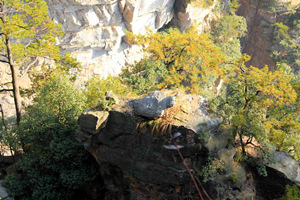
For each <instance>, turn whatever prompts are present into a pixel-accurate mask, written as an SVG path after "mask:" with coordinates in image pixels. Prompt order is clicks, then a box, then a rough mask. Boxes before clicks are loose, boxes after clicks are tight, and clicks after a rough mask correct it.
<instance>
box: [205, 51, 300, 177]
mask: <svg viewBox="0 0 300 200" xmlns="http://www.w3.org/2000/svg"><path fill="white" fill-rule="evenodd" d="M243 59H244V60H243ZM247 60H248V58H247V57H244V58H242V60H241V62H240V63H237V65H236V68H235V73H233V74H232V78H231V79H229V83H228V88H227V93H226V95H225V96H224V97H222V96H218V97H217V98H216V99H214V100H212V101H211V102H210V110H211V111H212V112H214V113H217V114H218V115H219V116H220V117H222V118H223V124H227V125H228V126H229V127H230V128H231V132H232V134H233V136H234V137H236V138H237V139H238V141H239V142H238V144H239V145H240V148H241V151H242V153H243V154H244V155H247V156H249V157H253V156H254V157H256V158H257V160H258V162H256V163H255V164H256V165H257V166H258V165H260V163H264V162H268V161H272V152H273V149H272V147H271V145H270V143H272V144H273V145H275V146H276V147H277V148H278V149H281V150H285V151H286V152H288V151H290V150H288V149H289V148H293V149H294V152H295V156H296V158H299V157H298V156H299V154H298V153H296V152H299V147H298V142H297V141H296V140H297V138H299V118H298V117H297V115H298V112H297V107H298V102H297V98H298V97H297V93H296V91H295V90H294V89H293V85H292V80H293V75H292V74H287V73H285V70H284V69H283V68H280V69H278V70H276V71H273V72H272V71H269V70H268V67H267V66H266V67H264V68H262V69H258V68H255V67H252V66H251V67H249V68H246V66H245V65H244V63H245V61H247ZM276 131H280V134H278V135H277V133H278V132H277V133H275V132H276ZM283 133H284V136H283V137H281V136H282V135H281V134H283ZM274 134H275V135H277V136H274ZM277 137H278V140H276V141H280V143H276V142H275V138H277ZM280 137H281V138H280ZM283 146H287V147H289V148H287V149H286V148H282V147H283ZM248 148H252V149H253V148H254V149H255V151H256V153H255V154H254V155H253V154H249V151H248V150H247V149H248ZM250 152H251V151H250ZM296 154H297V155H296ZM243 159H244V158H243ZM261 172H262V173H263V170H261Z"/></svg>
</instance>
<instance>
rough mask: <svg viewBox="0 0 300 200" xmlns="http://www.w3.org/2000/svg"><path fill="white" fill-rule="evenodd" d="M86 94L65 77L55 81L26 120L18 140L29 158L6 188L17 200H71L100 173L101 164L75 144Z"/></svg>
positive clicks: (21, 126)
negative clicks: (99, 165)
mask: <svg viewBox="0 0 300 200" xmlns="http://www.w3.org/2000/svg"><path fill="white" fill-rule="evenodd" d="M84 105H85V98H84V96H83V95H82V94H81V93H80V92H78V91H77V90H76V89H75V88H74V87H73V86H72V84H71V82H70V81H69V80H68V79H67V78H65V77H61V76H59V77H54V78H53V79H51V80H49V81H48V82H47V83H46V85H45V86H44V87H43V89H42V91H41V93H40V97H39V98H38V100H37V102H35V104H34V105H33V106H31V107H30V108H29V109H28V112H27V113H26V114H25V115H24V116H23V118H22V121H21V123H20V125H19V127H18V130H17V139H18V141H19V143H20V145H21V146H22V147H23V149H24V152H25V154H24V155H23V157H22V160H21V161H19V163H18V170H17V172H14V173H12V174H9V175H8V176H7V177H6V179H5V181H4V186H5V187H6V188H7V189H8V193H9V194H10V195H11V196H13V197H15V198H17V199H28V200H29V199H31V200H35V199H36V200H42V199H48V200H52V199H66V200H67V199H73V198H74V193H75V192H76V190H78V189H79V188H80V187H82V185H83V184H84V183H86V182H87V181H91V180H93V179H94V178H96V176H97V175H98V172H97V167H98V166H97V164H95V161H94V159H93V158H91V155H89V154H88V153H87V151H85V150H84V148H83V146H82V145H80V144H79V143H78V141H76V139H75V138H76V137H75V133H76V131H77V129H78V125H77V117H78V116H79V114H80V113H81V112H82V111H83V109H84Z"/></svg>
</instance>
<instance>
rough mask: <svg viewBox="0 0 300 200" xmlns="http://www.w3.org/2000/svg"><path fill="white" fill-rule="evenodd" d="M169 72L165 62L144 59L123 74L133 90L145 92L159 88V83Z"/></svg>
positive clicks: (140, 92)
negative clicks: (158, 62)
mask: <svg viewBox="0 0 300 200" xmlns="http://www.w3.org/2000/svg"><path fill="white" fill-rule="evenodd" d="M168 74H169V72H168V70H167V68H166V66H165V65H164V64H163V63H160V64H157V62H155V61H151V60H142V61H140V62H139V63H137V64H135V65H134V66H133V67H132V68H129V69H127V71H125V72H124V73H123V74H122V78H123V79H124V80H125V82H126V83H127V84H129V85H131V87H132V89H133V92H134V93H137V94H144V93H147V92H149V91H153V90H155V89H158V87H159V84H160V83H161V82H164V80H165V79H166V78H167V76H168Z"/></svg>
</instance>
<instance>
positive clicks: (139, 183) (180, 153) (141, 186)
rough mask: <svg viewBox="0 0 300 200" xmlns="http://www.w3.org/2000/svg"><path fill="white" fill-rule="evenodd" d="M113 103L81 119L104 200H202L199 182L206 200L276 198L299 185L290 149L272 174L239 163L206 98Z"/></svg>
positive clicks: (168, 95)
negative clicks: (105, 108) (101, 181)
mask: <svg viewBox="0 0 300 200" xmlns="http://www.w3.org/2000/svg"><path fill="white" fill-rule="evenodd" d="M114 98H115V97H114ZM114 100H115V102H119V103H118V105H114V106H112V107H111V110H110V111H99V110H97V108H95V109H91V110H88V111H86V112H84V113H83V114H82V115H81V116H80V117H79V125H80V131H79V133H78V139H79V140H80V141H81V142H82V143H83V144H84V146H85V148H86V149H87V150H88V151H89V152H90V153H91V154H92V155H93V156H94V158H95V159H96V160H97V162H98V163H99V169H100V172H101V174H102V179H103V183H104V185H103V188H102V191H101V194H102V195H103V196H104V197H103V199H105V200H113V199H125V200H127V199H131V200H137V199H139V200H149V199H200V197H199V193H198V191H197V189H196V188H195V184H194V183H193V180H194V181H195V182H196V184H197V185H198V187H199V191H200V193H201V195H202V196H203V197H204V199H209V198H211V199H277V198H279V197H281V196H282V195H283V194H284V190H285V185H287V184H290V185H293V184H295V183H297V184H298V185H300V182H299V181H300V167H299V162H297V161H295V160H293V159H292V158H291V157H290V156H288V155H287V154H285V153H281V152H276V160H277V162H276V163H275V164H274V165H272V166H269V167H267V172H268V176H266V177H264V176H259V175H258V174H257V173H256V170H255V169H253V168H252V167H251V166H248V165H245V164H241V163H239V162H237V161H236V159H235V156H236V153H237V150H236V148H235V147H234V146H233V145H232V139H231V137H232V136H231V134H230V133H229V131H228V130H226V129H217V128H218V126H219V123H220V120H219V119H218V118H213V117H211V116H209V115H208V114H207V112H206V109H205V108H206V101H205V99H204V98H203V97H201V96H196V95H183V94H180V93H178V92H170V91H167V92H162V91H161V92H154V93H150V94H148V95H147V96H145V97H143V98H140V99H114ZM230 141H231V142H230Z"/></svg>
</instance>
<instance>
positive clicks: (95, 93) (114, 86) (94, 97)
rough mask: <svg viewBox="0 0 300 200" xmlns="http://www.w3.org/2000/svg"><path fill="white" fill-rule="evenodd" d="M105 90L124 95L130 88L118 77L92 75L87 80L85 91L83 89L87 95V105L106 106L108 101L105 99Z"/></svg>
mask: <svg viewBox="0 0 300 200" xmlns="http://www.w3.org/2000/svg"><path fill="white" fill-rule="evenodd" d="M107 91H112V92H113V93H114V94H118V95H124V94H126V93H128V92H129V91H130V90H129V89H128V87H127V86H125V85H124V84H123V83H122V81H121V79H120V78H118V77H112V76H109V77H108V78H107V79H101V78H99V77H94V78H92V79H90V80H89V81H88V82H87V84H86V91H84V94H85V96H86V97H87V106H88V107H89V108H91V107H96V106H98V105H102V107H106V106H108V104H109V102H107V101H106V100H105V92H107Z"/></svg>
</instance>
